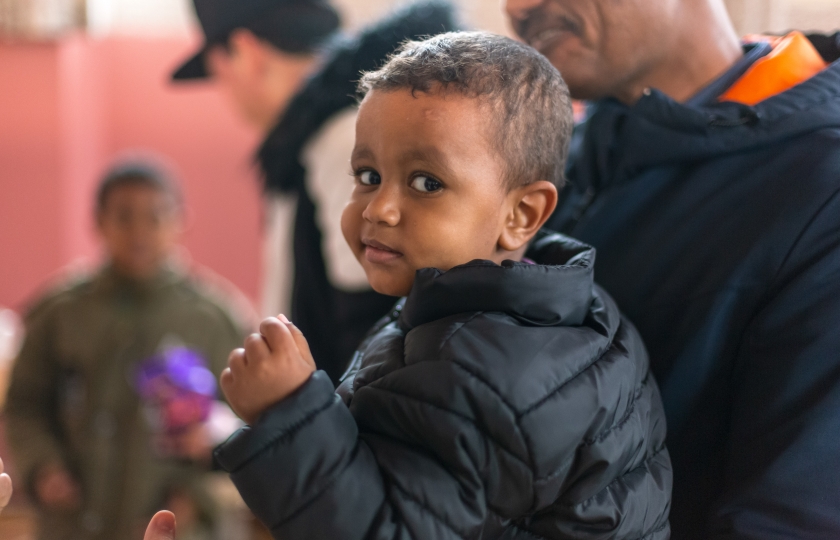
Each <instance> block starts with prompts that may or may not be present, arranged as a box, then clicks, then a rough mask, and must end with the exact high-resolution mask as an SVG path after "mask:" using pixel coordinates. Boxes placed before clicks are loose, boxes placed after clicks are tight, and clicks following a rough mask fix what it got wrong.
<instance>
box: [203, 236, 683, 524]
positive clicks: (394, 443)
mask: <svg viewBox="0 0 840 540" xmlns="http://www.w3.org/2000/svg"><path fill="white" fill-rule="evenodd" d="M528 256H529V257H531V258H533V259H534V260H535V261H537V263H538V264H537V265H531V264H526V263H513V262H510V261H508V262H506V263H505V264H504V265H502V266H498V265H495V264H493V263H490V262H487V261H474V262H472V263H470V264H467V265H464V266H460V267H456V268H454V269H452V270H450V271H448V272H446V273H441V272H440V271H438V270H435V269H425V270H421V271H419V272H418V273H417V277H416V279H415V283H414V287H413V288H412V291H411V294H410V295H409V296H408V298H407V299H406V300H405V301H404V302H401V303H399V304H398V305H397V308H395V310H394V312H393V314H392V316H391V317H390V318H389V319H387V320H386V321H384V322H383V323H381V325H380V327H379V329H378V331H376V332H375V333H374V334H372V336H371V337H370V338H368V339H367V340H366V342H365V344H364V346H363V348H362V349H361V350H360V352H359V353H357V355H356V357H355V361H354V364H353V366H352V367H351V371H350V374H349V376H348V377H347V378H346V379H345V380H344V382H343V383H342V385H341V387H340V388H339V391H338V394H339V395H340V396H341V398H339V396H337V395H336V394H335V392H334V390H333V386H332V384H331V383H330V381H329V379H328V378H327V377H326V376H325V375H324V374H323V372H316V373H315V374H314V375H313V376H312V378H311V379H310V380H309V381H308V382H307V383H306V384H304V386H303V387H301V388H300V389H299V390H298V391H297V392H296V393H294V394H293V395H291V396H290V397H288V398H287V399H285V400H284V401H282V402H280V403H278V404H277V405H275V406H274V407H273V408H271V409H269V410H268V411H267V412H266V413H265V414H263V416H262V417H261V418H260V420H259V421H258V422H257V423H256V424H255V425H254V426H253V427H250V428H244V429H242V430H240V431H239V432H237V433H236V434H235V435H234V436H233V437H232V438H231V439H230V440H229V441H228V442H227V443H226V444H225V445H223V446H222V447H221V448H220V449H218V450H217V452H216V458H217V460H218V461H219V463H221V465H222V466H223V467H224V468H225V469H226V470H227V471H229V472H230V473H231V478H232V479H233V481H234V483H235V484H236V487H237V488H238V489H239V492H240V493H241V494H242V496H243V498H244V499H245V501H246V502H247V503H248V506H249V507H250V508H251V509H252V510H253V511H254V513H255V514H256V515H257V516H258V517H259V518H260V520H262V521H263V522H264V523H265V524H266V525H267V526H268V527H269V528H270V529H271V531H272V534H273V535H274V537H275V538H278V539H281V538H282V539H289V538H313V539H325V540H326V539H341V540H354V539H385V538H401V539H409V538H412V539H417V540H432V539H434V540H444V539H450V538H451V539H467V538H471V539H490V538H507V539H513V538H518V539H527V540H534V539H540V538H551V539H554V538H557V539H560V538H577V539H581V540H585V539H596V538H597V539H618V538H621V539H641V538H645V539H666V538H668V534H669V529H668V508H669V501H670V491H671V470H670V462H669V459H668V452H667V450H666V449H665V448H664V446H663V440H664V437H665V422H664V416H663V411H662V406H661V403H660V398H659V392H658V390H657V386H656V383H655V382H654V380H653V377H652V376H651V375H650V373H649V371H648V363H647V355H646V353H645V349H644V346H643V345H642V342H641V340H640V338H639V336H638V334H637V333H636V331H635V329H634V328H633V327H632V325H630V324H629V323H628V322H626V320H624V319H623V318H622V317H621V315H620V313H619V311H618V308H617V307H616V305H615V303H614V302H613V301H612V299H610V297H609V296H607V295H606V294H605V293H604V292H603V291H602V290H601V289H600V288H598V287H597V286H595V285H594V284H593V280H592V276H593V264H594V250H593V249H592V248H590V247H589V246H586V245H584V244H581V243H579V242H576V241H574V240H571V239H568V238H566V237H562V236H560V235H550V234H543V235H542V236H541V237H540V238H539V239H538V240H537V241H536V242H535V244H534V246H533V248H532V249H531V250H530V251H529V254H528ZM539 263H541V264H539ZM342 399H343V402H342Z"/></svg>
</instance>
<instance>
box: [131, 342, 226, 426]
mask: <svg viewBox="0 0 840 540" xmlns="http://www.w3.org/2000/svg"><path fill="white" fill-rule="evenodd" d="M134 383H135V388H136V389H137V392H138V393H139V394H140V397H141V398H142V399H143V401H144V403H145V404H146V405H147V406H148V407H149V408H150V409H151V410H152V411H153V412H154V417H156V418H154V420H155V423H156V424H159V426H158V427H159V428H160V430H161V431H162V432H164V433H167V434H174V433H178V432H181V431H184V430H185V429H187V428H188V427H190V426H192V425H195V424H198V423H201V422H204V421H205V420H207V417H208V415H209V414H210V407H211V405H212V403H213V401H214V400H215V398H216V377H215V376H214V375H213V373H212V372H211V371H210V370H209V369H207V362H205V360H204V358H203V357H202V356H201V354H200V353H198V352H197V351H194V350H192V349H188V348H186V347H174V348H171V349H167V350H166V351H164V352H163V353H160V354H157V355H155V356H152V357H151V358H148V359H147V360H144V361H143V362H141V363H140V366H139V367H138V369H137V372H136V376H135V380H134Z"/></svg>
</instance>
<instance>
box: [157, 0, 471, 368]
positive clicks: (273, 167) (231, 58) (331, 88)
mask: <svg viewBox="0 0 840 540" xmlns="http://www.w3.org/2000/svg"><path fill="white" fill-rule="evenodd" d="M195 8H196V13H197V15H198V19H199V21H200V22H201V25H202V27H203V28H204V32H205V36H206V40H205V43H204V45H203V46H202V48H201V50H200V51H198V53H197V54H196V55H194V56H193V57H192V58H191V59H190V60H189V61H187V62H186V63H185V64H184V65H183V66H182V67H180V68H179V69H178V70H177V71H176V72H175V73H174V75H173V79H174V80H175V81H183V80H189V79H201V78H207V77H210V78H212V80H213V81H214V82H215V83H216V84H218V85H219V86H220V88H221V89H222V90H223V91H225V92H226V93H227V94H228V95H229V97H230V98H231V100H232V102H233V105H234V107H235V108H236V109H237V110H238V112H239V113H240V114H241V116H242V117H243V118H244V119H245V120H246V121H248V122H249V123H250V124H251V125H252V126H254V128H255V129H257V130H259V131H260V133H262V134H263V135H264V136H265V140H264V142H263V144H262V146H261V147H260V149H259V151H258V154H257V159H258V161H259V163H260V166H261V168H262V170H263V173H264V186H265V190H266V194H267V197H266V204H267V212H266V214H267V217H268V219H267V229H266V235H265V237H266V243H265V246H264V254H265V256H264V257H265V269H264V276H265V281H264V285H263V311H264V312H265V313H266V314H276V313H281V312H282V313H291V318H292V319H293V320H294V322H295V324H296V325H297V326H298V327H299V328H300V329H301V330H302V331H303V332H305V333H306V335H307V336H310V346H311V349H312V354H313V356H314V357H315V360H316V362H317V363H318V367H319V368H320V369H323V370H325V371H326V372H327V373H328V374H329V375H330V377H331V378H332V380H333V381H334V382H337V381H338V379H339V377H340V376H341V374H342V373H343V372H344V369H345V367H346V365H347V363H348V361H349V360H350V358H351V356H352V355H353V352H354V351H355V349H356V347H357V346H358V345H359V343H360V342H361V340H362V339H363V338H364V336H365V334H366V333H367V331H368V330H369V329H370V327H371V326H372V325H373V324H374V323H376V321H378V320H379V319H380V318H381V317H382V316H383V315H385V314H386V313H387V312H388V310H389V309H390V308H391V307H392V306H393V304H394V301H395V299H393V298H390V297H386V296H383V295H380V294H377V293H375V292H373V291H372V290H371V289H370V287H369V285H368V282H367V278H366V277H365V274H364V271H363V270H362V267H361V266H360V265H359V263H358V261H357V260H356V258H355V256H354V255H353V253H352V251H351V250H350V248H349V247H348V246H347V244H346V242H345V241H344V237H343V235H342V233H341V223H340V217H341V212H342V210H343V208H344V205H345V204H346V202H347V200H348V199H349V196H350V193H351V192H352V190H353V186H354V184H353V181H352V177H351V176H350V175H349V171H350V164H349V160H350V154H351V152H352V150H353V143H354V140H355V123H356V99H355V86H356V81H357V80H358V78H359V74H360V72H361V71H366V70H371V69H374V68H376V67H378V66H379V65H380V64H381V63H382V62H383V61H384V59H385V58H386V57H387V55H388V54H390V53H391V52H392V51H393V50H394V49H396V47H397V46H398V45H399V44H400V43H401V42H402V41H404V40H406V39H415V38H419V37H421V36H427V35H432V34H436V33H440V32H446V31H450V30H454V29H456V24H455V23H454V22H453V13H452V9H451V7H450V6H449V5H448V4H446V3H444V2H419V3H416V4H413V5H411V6H409V7H407V8H405V9H403V10H401V11H398V12H396V13H394V14H392V15H391V16H389V17H387V18H386V19H384V20H382V21H380V22H379V23H377V24H376V25H374V26H372V27H370V28H368V29H367V30H365V31H363V32H362V33H361V34H360V35H358V36H356V37H355V38H353V39H349V38H346V39H338V37H337V35H336V32H337V29H338V26H339V16H338V14H337V13H336V11H335V9H334V8H333V7H332V6H331V5H329V3H327V2H326V1H325V0H251V1H249V2H242V1H241V0H195Z"/></svg>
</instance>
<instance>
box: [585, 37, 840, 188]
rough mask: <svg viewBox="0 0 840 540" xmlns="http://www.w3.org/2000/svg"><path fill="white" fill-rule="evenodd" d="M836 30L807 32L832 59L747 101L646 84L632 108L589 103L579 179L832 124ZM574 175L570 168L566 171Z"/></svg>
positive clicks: (838, 45)
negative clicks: (685, 95) (701, 100)
mask: <svg viewBox="0 0 840 540" xmlns="http://www.w3.org/2000/svg"><path fill="white" fill-rule="evenodd" d="M838 35H840V34H838ZM838 35H835V36H833V37H828V36H808V37H809V39H811V41H812V43H814V44H815V46H817V49H818V50H819V51H820V53H821V55H822V56H823V57H824V58H825V59H826V60H827V61H833V63H832V64H830V65H829V66H828V67H827V68H826V69H825V70H823V71H822V72H821V73H819V74H817V75H815V76H814V77H812V78H810V79H808V80H807V81H805V82H803V83H801V84H799V85H797V86H795V87H793V88H791V89H790V90H788V91H786V92H783V93H781V94H779V95H776V96H774V97H771V98H769V99H766V100H764V101H762V102H760V103H758V104H757V105H755V106H747V105H742V104H739V103H732V102H723V103H715V104H712V105H706V106H692V105H687V104H681V103H678V102H676V101H674V100H673V99H671V98H669V97H668V96H666V95H665V94H663V93H662V92H659V91H658V90H650V91H649V92H647V93H646V94H645V95H644V96H643V97H642V98H641V99H640V100H639V101H638V102H637V103H636V104H635V105H633V106H632V107H628V106H626V105H624V104H622V103H620V102H618V101H616V100H613V99H607V100H603V101H601V102H599V103H597V104H595V105H594V106H593V108H594V109H593V114H592V115H591V116H590V118H589V120H588V121H587V124H588V126H587V135H586V136H585V137H586V140H585V141H584V148H587V150H588V153H590V155H589V156H587V157H585V158H584V159H583V160H582V161H580V162H578V163H576V164H575V167H585V168H591V167H596V168H597V169H598V171H597V172H596V173H595V174H583V175H581V176H584V177H587V178H602V179H604V180H606V179H610V178H611V179H612V180H613V181H620V180H621V179H622V178H626V177H627V176H630V175H632V174H634V173H636V172H638V171H639V170H640V169H643V168H647V167H652V166H659V165H668V164H674V163H685V162H690V161H695V160H704V159H709V158H712V157H719V156H725V155H727V154H735V153H743V152H746V151H750V150H753V149H760V148H762V147H765V146H769V145H771V144H775V143H779V142H784V141H785V140H788V139H792V138H794V137H798V136H801V135H803V134H807V133H811V132H814V131H818V130H821V129H827V128H838V127H840V60H838V59H837V58H838V57H839V56H840V42H839V40H838V37H837V36H838ZM618 148H620V153H619V152H618V150H617V149H618ZM576 176H578V175H577V174H575V172H574V169H573V170H572V172H571V173H570V177H571V179H574V178H575V177H576Z"/></svg>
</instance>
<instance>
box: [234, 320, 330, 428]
mask: <svg viewBox="0 0 840 540" xmlns="http://www.w3.org/2000/svg"><path fill="white" fill-rule="evenodd" d="M314 371H315V361H314V360H313V359H312V353H311V352H309V345H308V344H307V343H306V339H305V338H304V337H303V334H302V333H301V331H300V330H298V329H297V327H296V326H295V325H293V324H292V323H291V322H289V320H288V319H287V318H286V317H284V316H283V315H280V316H279V318H275V317H269V318H268V319H265V320H264V321H263V322H262V324H260V333H259V334H251V335H250V336H248V337H247V338H246V339H245V348H244V349H236V350H235V351H233V352H232V353H231V354H230V358H229V359H228V368H227V369H225V370H224V371H223V372H222V377H221V387H222V391H223V392H224V394H225V397H226V398H227V400H228V403H229V404H230V406H231V408H232V409H233V410H234V412H235V413H236V414H238V415H239V417H240V418H242V419H243V420H244V421H245V422H246V423H248V424H253V423H254V422H256V421H257V418H259V416H260V414H262V413H263V412H264V411H265V410H266V409H267V408H269V407H270V406H272V405H274V404H275V403H277V402H278V401H280V400H282V399H283V398H285V397H286V396H288V395H289V394H291V393H292V392H294V391H295V390H297V389H298V388H300V387H301V385H303V383H305V382H306V381H307V380H308V379H309V377H310V376H311V375H312V373H313V372H314Z"/></svg>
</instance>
